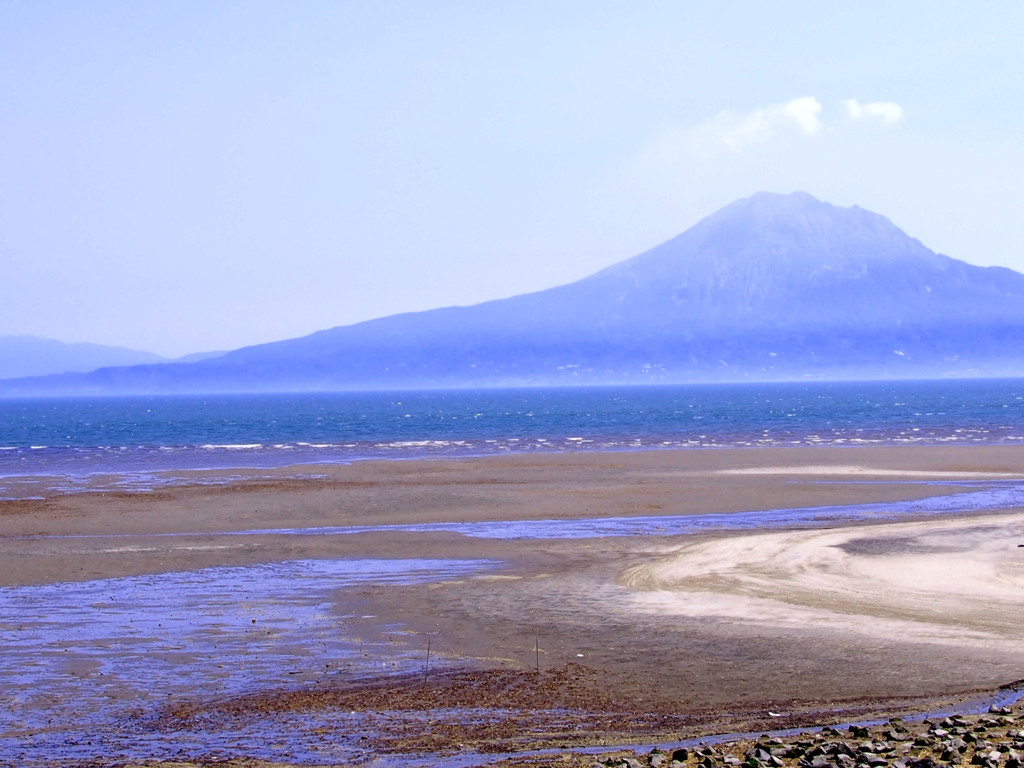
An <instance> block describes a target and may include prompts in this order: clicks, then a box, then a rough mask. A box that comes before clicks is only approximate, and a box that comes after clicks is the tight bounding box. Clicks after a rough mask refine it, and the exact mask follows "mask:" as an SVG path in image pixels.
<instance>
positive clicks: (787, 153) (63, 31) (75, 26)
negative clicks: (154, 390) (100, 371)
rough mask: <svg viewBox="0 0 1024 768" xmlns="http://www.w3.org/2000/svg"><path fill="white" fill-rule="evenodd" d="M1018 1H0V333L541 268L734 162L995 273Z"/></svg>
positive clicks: (305, 306) (174, 334) (463, 292)
mask: <svg viewBox="0 0 1024 768" xmlns="http://www.w3.org/2000/svg"><path fill="white" fill-rule="evenodd" d="M1021 72H1024V4H1021V3H1019V2H1016V1H1014V2H986V3H963V2H958V3H953V2H935V1H933V0H928V1H925V0H921V1H919V2H911V1H909V0H908V1H907V2H899V3H893V2H862V3H858V4H852V3H851V4H846V3H844V4H838V3H837V4H830V3H823V2H820V0H819V1H817V2H786V1H785V0H780V1H779V2H774V3H761V2H720V3H708V2H699V3H698V2H683V1H682V0H677V1H675V2H629V3H626V2H617V3H610V2H557V1H555V0H545V2H524V1H520V2H491V3H488V2H427V1H425V0H420V1H419V2H340V1H339V2H315V1H314V0H304V2H300V3H284V2H275V3H271V2H255V1H249V2H237V3H236V2H205V1H204V2H187V1H184V0H174V1H173V2H171V1H167V2H162V3H157V2H142V1H141V0H132V1H130V2H88V3H83V2H78V1H76V2H46V0H39V1H33V2H28V1H27V0H0V265H2V280H0V334H33V335H39V336H47V337H51V338H57V339H60V340H62V341H92V342H97V343H104V344H117V345H123V346H130V347H135V348H138V349H146V350H149V351H154V352H158V353H161V354H167V355H177V354H184V353H187V352H196V351H202V350H209V349H228V348H234V347H239V346H243V345H247V344H254V343H259V342H263V341H271V340H276V339H281V338H289V337H293V336H299V335H303V334H306V333H309V332H312V331H315V330H319V329H323V328H329V327H333V326H336V325H344V324H348V323H352V322H356V321H360V320H366V319H370V318H373V317H379V316H383V315H388V314H393V313H396V312H403V311H411V310H420V309H428V308H432V307H436V306H445V305H451V304H472V303H476V302H479V301H484V300H487V299H493V298H500V297H504V296H509V295H513V294H517V293H523V292H526V291H532V290H539V289H542V288H547V287H550V286H553V285H557V284H561V283H565V282H569V281H572V280H575V279H578V278H580V277H584V276H585V275H587V274H590V273H592V272H595V271H597V270H599V269H601V268H603V267H605V266H607V265H609V264H612V263H614V262H617V261H621V260H622V259H625V258H628V257H630V256H633V255H635V254H636V253H639V252H640V251H642V250H644V249H646V248H649V247H651V246H653V245H656V244H657V243H659V242H661V241H663V240H666V239H668V238H669V237H672V236H674V235H675V234H678V233H679V232H681V231H682V230H684V229H686V228H687V227H689V226H690V225H692V224H693V223H695V222H696V221H697V220H698V219H700V218H701V217H703V216H705V215H707V214H709V213H711V212H713V211H714V210H716V209H718V208H720V207H721V206H723V205H725V204H727V203H729V202H731V201H732V200H734V199H736V198H739V197H745V196H748V195H750V194H752V193H754V192H756V191H759V190H769V191H776V192H790V191H793V190H796V189H800V190H804V191H807V192H810V193H811V194H813V195H815V196H816V197H819V198H821V199H823V200H827V201H829V202H832V203H835V204H838V205H853V204H858V205H861V206H862V207H865V208H869V209H871V210H874V211H877V212H879V213H882V214H884V215H886V216H888V217H889V218H891V219H892V220H893V221H894V222H895V223H896V224H897V225H898V226H900V227H902V228H903V229H904V230H905V231H906V232H907V233H908V234H910V235H912V236H914V237H917V238H918V239H920V240H921V241H922V242H924V244H925V245H927V246H928V247H930V248H932V249H934V250H937V251H940V252H943V253H946V254H948V255H950V256H954V257H957V258H961V259H964V260H966V261H970V262H972V263H975V264H982V265H989V264H1001V265H1005V266H1009V267H1012V268H1014V269H1018V270H1021V271H1024V215H1022V211H1024V145H1022V136H1024V130H1022V129H1024V78H1022V77H1021V75H1020V73H1021Z"/></svg>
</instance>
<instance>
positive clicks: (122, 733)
mask: <svg viewBox="0 0 1024 768" xmlns="http://www.w3.org/2000/svg"><path fill="white" fill-rule="evenodd" d="M26 482H28V481H26ZM31 483H32V488H33V493H32V495H33V496H37V497H38V498H33V499H23V500H8V501H3V502H0V636H2V645H3V648H4V652H3V654H2V656H0V683H2V686H0V702H2V704H3V707H2V710H0V763H2V764H7V763H9V764H12V765H14V764H17V765H71V764H89V765H100V766H107V765H124V764H128V763H146V764H153V763H156V762H161V761H162V762H173V761H177V762H178V763H180V762H181V761H188V762H191V763H199V764H213V763H215V762H219V761H224V760H244V761H252V760H256V761H263V762H267V763H276V764H301V765H347V764H367V765H441V764H445V765H452V766H471V765H482V764H487V763H493V762H495V761H497V760H516V759H518V760H523V761H527V760H533V761H536V760H541V761H543V760H547V761H556V760H563V757H562V756H561V753H560V752H541V753H538V750H567V751H572V750H576V751H575V753H574V756H567V757H564V760H577V759H579V760H587V759H591V758H587V757H586V756H585V755H586V754H589V753H585V752H583V751H582V750H587V749H600V748H602V745H631V744H632V745H646V747H647V748H649V747H650V746H651V745H654V744H676V743H682V742H684V741H687V740H695V739H701V738H709V737H711V736H712V735H714V734H720V733H728V732H737V733H738V732H744V731H760V730H767V729H771V730H779V729H786V728H796V727H804V726H812V725H825V724H829V723H843V722H850V721H860V720H870V719H880V720H886V719H888V718H889V717H891V716H903V717H911V716H913V715H915V714H919V713H925V712H937V711H949V712H953V711H957V710H958V709H959V710H964V711H968V710H983V709H987V707H988V706H989V705H990V704H999V703H1003V704H1005V703H1008V700H1009V699H1012V698H1013V697H1014V694H1013V693H1012V692H1013V691H1016V690H1017V689H1016V688H1014V686H1013V684H1014V683H1015V682H1016V681H1019V680H1021V679H1022V678H1024V643H1022V641H1021V639H1020V637H1021V633H1020V627H1021V626H1024V547H1021V546H1020V545H1024V447H1020V446H974V445H972V446H912V447H911V446H893V447H858V448H837V447H799V448H782V447H775V448H766V449H759V448H749V449H735V450H733V449H715V450H666V451H632V452H594V453H575V454H546V455H509V456H497V457H484V458H465V459H458V460H421V461H382V462H373V461H368V462H360V463H356V464H352V465H348V466H325V465H315V466H309V467H288V468H284V469H280V470H262V471H259V472H256V471H253V472H250V473H247V472H245V471H239V472H235V473H233V476H232V479H231V481H230V482H226V483H220V482H215V483H211V482H210V476H209V474H208V473H204V472H202V471H195V472H183V471H178V472H177V473H176V475H175V478H174V482H172V483H166V484H161V485H160V486H159V487H158V488H156V489H153V490H148V491H139V492H117V493H114V492H110V491H109V483H107V482H106V480H105V479H104V478H96V486H95V487H96V490H91V489H90V488H89V487H88V484H86V487H84V488H82V487H79V488H77V489H76V490H75V492H72V493H69V492H67V491H66V490H64V489H62V488H61V487H59V483H57V482H55V481H54V482H51V480H50V479H49V478H47V477H42V476H41V477H38V478H32V479H31ZM1007 686H1008V687H1007ZM1008 692H1010V693H1008ZM1011 730H1012V729H1011ZM516 756H518V757H516ZM609 759H612V758H609ZM616 759H617V758H616ZM645 759H648V758H645ZM694 759H697V758H696V757H694ZM246 764H250V763H246ZM587 764H589V763H587Z"/></svg>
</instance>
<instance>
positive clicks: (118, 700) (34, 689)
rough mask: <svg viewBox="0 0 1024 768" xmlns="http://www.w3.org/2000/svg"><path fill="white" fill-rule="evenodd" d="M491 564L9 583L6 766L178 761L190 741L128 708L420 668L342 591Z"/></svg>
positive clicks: (3, 623) (3, 621)
mask: <svg viewBox="0 0 1024 768" xmlns="http://www.w3.org/2000/svg"><path fill="white" fill-rule="evenodd" d="M489 564H490V563H488V562H486V561H479V560H465V561H452V560H369V559H368V560H333V561H328V560H296V561H288V562H283V563H272V564H262V565H256V566H251V567H229V568H221V567H217V568H204V569H201V570H197V571H190V572H184V573H167V574H160V575H149V576H135V577H128V578H119V579H104V580H97V581H89V582H82V583H60V584H51V585H45V586H31V587H5V588H0V648H2V652H0V764H5V763H7V762H15V761H16V762H17V763H18V764H32V763H33V762H35V763H42V762H44V761H45V760H50V761H52V760H54V759H89V758H92V757H98V756H100V755H104V756H106V757H107V758H108V759H109V758H110V756H111V755H115V754H123V755H126V756H131V758H132V759H145V758H151V757H164V758H168V757H171V756H173V755H174V754H176V753H177V751H178V750H179V749H181V748H182V746H183V745H185V744H187V743H188V742H189V739H188V738H187V737H186V738H180V737H181V736H182V734H180V733H178V734H175V738H173V739H170V740H169V741H168V739H167V738H166V737H162V736H161V735H160V734H158V733H146V732H145V731H139V730H138V728H139V727H141V726H139V725H134V726H133V725H132V721H131V720H130V719H129V718H128V716H129V714H131V713H132V712H138V711H140V710H142V709H150V708H152V707H153V706H155V705H156V704H158V703H163V702H166V701H170V700H178V699H181V698H182V697H189V696H191V695H195V694H196V693H201V694H202V696H203V697H204V698H207V697H211V696H218V695H221V696H223V695H231V694H237V693H241V692H243V691H245V690H249V689H252V688H254V687H271V686H282V685H289V684H294V683H298V682H301V683H306V684H308V683H310V682H313V681H315V680H316V679H318V678H319V677H320V676H322V675H324V674H326V673H330V672H332V671H337V670H339V669H345V670H346V671H348V672H350V673H353V674H364V673H369V672H371V671H372V672H378V673H379V672H380V671H381V665H382V664H383V665H384V669H385V670H386V671H392V670H394V671H408V670H409V669H412V668H414V667H418V666H419V665H421V664H422V657H421V654H420V652H419V651H418V650H417V651H415V652H413V651H409V650H407V649H403V647H402V646H395V647H390V646H389V647H388V648H387V649H383V648H369V647H361V646H360V645H359V644H358V642H355V641H353V640H352V639H351V638H350V636H349V635H348V633H347V632H346V619H347V618H348V617H345V616H339V615H338V614H337V613H335V611H334V609H333V606H334V602H333V600H332V598H333V597H334V595H335V592H336V591H337V590H338V589H342V588H345V587H351V586H355V585H361V584H373V583H379V584H394V583H413V582H419V581H427V580H432V579H440V578H449V577H452V576H459V575H464V574H466V573H471V572H476V571H479V570H481V569H483V568H486V567H487V566H488V565H489ZM199 743H205V740H203V741H202V742H199ZM249 743H250V745H251V742H249ZM186 748H187V747H186Z"/></svg>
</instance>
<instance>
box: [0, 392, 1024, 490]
mask: <svg viewBox="0 0 1024 768" xmlns="http://www.w3.org/2000/svg"><path fill="white" fill-rule="evenodd" d="M1019 441H1024V380H1021V379H1012V380H978V381H975V380H970V381H927V382H886V383H879V382H875V383H872V382H857V383H801V384H758V385H754V384H750V385H716V386H676V387H590V388H578V389H565V388H563V389H519V390H482V391H461V390H451V391H435V392H402V393H395V392H378V393H334V394H281V395H220V396H207V397H202V396H187V397H186V396H176V397H135V398H120V397H118V398H82V399H35V400H0V477H16V476H24V475H37V474H58V475H88V474H92V473H100V472H113V473H119V472H120V473H131V472H140V471H153V470H157V469H225V468H232V467H239V468H241V467H248V468H270V467H281V466H288V465H291V464H298V463H321V462H323V463H338V462H347V461H355V460H360V459H367V458H421V457H429V456H470V455H484V454H495V453H506V452H529V451H564V450H625V449H637V448H639V449H644V448H647V449H650V448H672V447H676V448H714V447H729V446H755V445H765V446H771V445H815V444H829V445H859V444H879V443H921V444H927V443H942V442H957V443H964V444H967V443H1014V442H1019Z"/></svg>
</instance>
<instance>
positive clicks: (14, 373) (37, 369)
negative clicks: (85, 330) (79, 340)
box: [0, 336, 165, 379]
mask: <svg viewBox="0 0 1024 768" xmlns="http://www.w3.org/2000/svg"><path fill="white" fill-rule="evenodd" d="M164 360H165V358H163V357H160V355H154V354H152V353H150V352H140V351H138V350H135V349H126V348H124V347H107V346H103V345H102V344H65V343H64V342H61V341H54V340H53V339H42V338H39V337H37V336H0V379H12V378H16V377H22V376H46V375H48V374H51V373H66V372H69V371H71V372H82V371H95V370H96V369H97V368H102V367H104V366H111V365H142V364H145V363H158V362H163V361H164Z"/></svg>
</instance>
